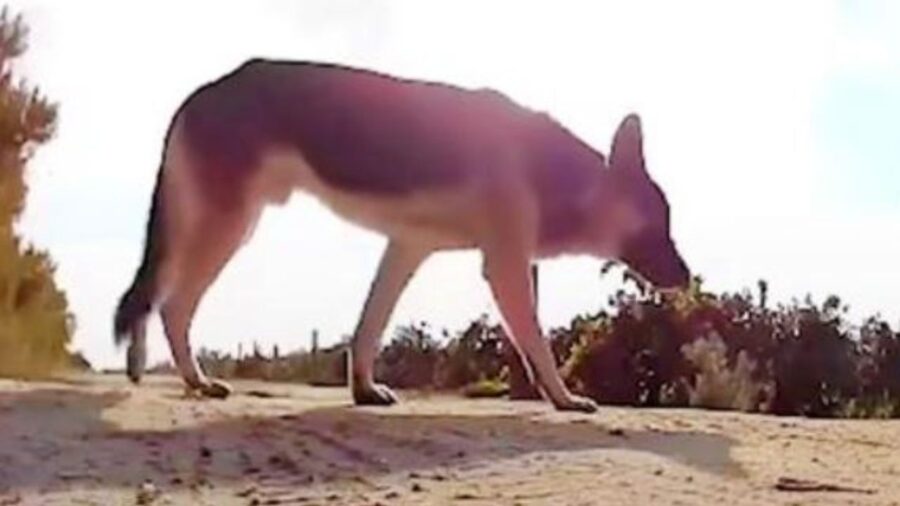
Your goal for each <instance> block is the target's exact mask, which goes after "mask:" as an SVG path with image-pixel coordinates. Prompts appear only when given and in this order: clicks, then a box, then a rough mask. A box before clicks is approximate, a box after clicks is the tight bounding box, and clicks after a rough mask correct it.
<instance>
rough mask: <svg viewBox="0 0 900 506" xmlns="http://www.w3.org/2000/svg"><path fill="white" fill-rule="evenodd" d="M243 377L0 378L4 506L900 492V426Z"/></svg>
mask: <svg viewBox="0 0 900 506" xmlns="http://www.w3.org/2000/svg"><path fill="white" fill-rule="evenodd" d="M235 387H236V390H237V394H236V395H235V396H233V397H232V398H230V399H229V400H226V401H211V400H196V399H190V398H187V397H185V395H184V393H183V391H182V389H181V387H180V385H179V383H178V382H177V381H175V380H174V379H172V378H151V379H150V380H149V381H148V382H147V383H146V384H144V385H143V386H141V387H132V386H130V385H128V384H127V383H126V382H125V381H124V379H123V378H121V377H101V376H90V377H82V378H77V379H73V380H71V381H67V382H61V383H22V382H13V381H3V380H0V506H5V505H32V504H41V505H44V504H47V505H51V504H53V505H56V504H59V505H77V504H97V505H112V504H125V505H133V504H154V505H156V504H160V505H162V504H209V505H230V504H239V505H282V504H284V505H288V504H305V505H313V504H323V505H344V504H348V505H350V504H352V505H376V504H382V505H392V504H429V505H430V504H463V505H473V506H474V505H505V504H509V505H537V504H547V505H570V504H571V505H588V504H616V505H618V504H721V505H726V504H740V505H744V504H748V505H749V504H766V505H768V504H900V421H823V420H801V419H793V418H773V417H767V416H755V415H743V414H735V413H724V412H705V411H695V410H669V409H667V410H634V409H622V408H609V407H607V408H603V409H601V411H600V412H599V413H598V414H596V415H584V414H561V413H556V412H554V411H553V410H552V409H550V408H549V407H548V406H547V405H545V404H543V403H538V402H510V401H507V400H503V399H498V400H466V399H461V398H457V397H452V396H424V395H412V394H407V395H406V396H405V402H404V403H403V404H402V405H400V406H396V407H392V408H377V409H375V408H372V409H359V408H354V407H351V406H350V405H349V398H348V395H347V392H346V391H345V390H343V389H324V388H308V387H300V386H286V385H272V384H261V383H253V382H240V383H237V384H236V385H235ZM792 480H793V481H792ZM784 488H789V489H798V488H799V489H801V491H796V490H782V489H784Z"/></svg>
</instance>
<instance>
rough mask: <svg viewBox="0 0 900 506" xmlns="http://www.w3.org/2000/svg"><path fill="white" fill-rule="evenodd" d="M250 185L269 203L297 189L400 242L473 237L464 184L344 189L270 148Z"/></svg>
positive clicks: (456, 241) (434, 244) (474, 224)
mask: <svg viewBox="0 0 900 506" xmlns="http://www.w3.org/2000/svg"><path fill="white" fill-rule="evenodd" d="M255 189H256V190H255V195H256V198H258V199H260V200H262V201H263V203H264V204H274V205H282V204H284V203H286V202H287V200H288V199H289V198H290V197H291V195H292V194H293V193H294V192H295V191H303V192H305V193H308V194H310V195H312V196H314V197H315V198H316V199H318V200H319V201H320V202H321V203H322V204H324V205H325V206H326V207H327V208H329V209H330V210H331V211H333V212H334V213H335V214H336V215H338V216H339V217H341V218H343V219H345V220H347V221H349V222H351V223H354V224H356V225H358V226H361V227H364V228H366V229H369V230H372V231H374V232H378V233H380V234H382V235H385V236H387V237H389V238H391V239H394V240H398V241H402V242H407V243H416V244H421V245H423V246H426V247H429V248H434V249H458V248H469V247H473V246H474V245H475V244H476V242H477V241H476V237H477V234H478V226H479V220H478V211H477V209H478V206H477V201H476V199H475V198H474V192H473V191H469V190H467V189H466V188H464V187H452V188H438V189H433V188H429V189H427V190H423V191H420V192H416V191H411V192H409V193H406V194H403V195H389V196H384V195H380V194H377V193H375V192H373V193H366V192H364V191H359V190H354V191H348V190H344V189H341V188H337V187H335V186H333V185H330V184H328V183H326V182H325V181H323V180H322V179H321V178H320V177H319V176H318V175H317V172H316V171H315V170H314V169H313V168H312V167H311V166H310V165H309V163H308V162H307V161H306V160H305V158H304V157H303V156H302V154H300V153H297V152H290V151H278V152H274V151H273V152H271V153H269V154H267V155H266V156H264V157H263V163H262V166H261V167H260V169H259V171H258V172H257V179H256V181H255Z"/></svg>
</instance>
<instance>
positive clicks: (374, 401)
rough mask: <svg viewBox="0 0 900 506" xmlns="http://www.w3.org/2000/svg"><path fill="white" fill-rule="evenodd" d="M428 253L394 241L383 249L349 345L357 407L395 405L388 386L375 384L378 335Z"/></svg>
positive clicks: (382, 330) (379, 338)
mask: <svg viewBox="0 0 900 506" xmlns="http://www.w3.org/2000/svg"><path fill="white" fill-rule="evenodd" d="M428 253H429V249H427V248H424V247H420V246H418V245H410V244H401V243H398V242H396V241H392V242H390V243H389V244H388V246H387V249H385V252H384V255H383V256H382V258H381V264H380V265H379V266H378V273H377V274H376V275H375V280H374V281H373V282H372V287H371V289H370V290H369V296H368V298H367V299H366V304H365V307H364V308H363V313H362V317H360V320H359V324H358V325H357V327H356V332H354V334H353V342H352V343H351V350H350V386H351V389H352V392H353V400H354V401H355V402H356V404H359V405H388V404H393V403H395V402H397V397H396V395H394V393H393V392H391V390H390V389H389V388H388V387H386V386H384V385H378V384H376V383H375V372H374V369H375V357H376V355H377V354H378V345H379V342H380V340H381V334H382V333H383V332H384V329H385V327H386V326H387V322H388V320H389V319H390V317H391V313H392V312H393V310H394V306H396V305H397V300H398V299H399V298H400V295H401V294H402V293H403V289H404V288H405V287H406V285H407V283H408V282H409V280H410V278H411V277H412V275H413V274H414V273H415V272H416V269H418V267H419V265H421V264H422V261H423V260H425V258H426V257H427V256H428Z"/></svg>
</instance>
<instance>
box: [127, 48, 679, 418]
mask: <svg viewBox="0 0 900 506" xmlns="http://www.w3.org/2000/svg"><path fill="white" fill-rule="evenodd" d="M298 190H299V191H304V192H308V193H309V194H311V195H313V196H315V197H316V198H317V199H318V200H319V201H321V203H322V204H324V205H325V206H327V207H328V208H329V209H331V210H332V211H333V212H334V213H335V214H336V215H338V216H340V217H342V218H344V219H346V220H349V221H350V222H352V223H355V224H357V225H360V226H362V227H365V228H367V229H370V230H373V231H375V232H378V233H380V234H383V235H384V236H386V238H387V240H388V242H387V246H386V248H385V251H384V253H383V256H382V258H381V261H380V265H379V267H378V270H377V273H376V274H375V277H374V281H373V282H372V285H371V288H370V291H369V294H368V297H367V299H366V302H365V305H364V307H363V310H362V314H361V316H360V318H359V321H358V324H357V326H356V330H355V332H354V334H353V338H352V342H351V349H350V357H351V358H350V364H349V369H350V385H351V387H350V389H351V392H352V395H353V399H354V401H355V403H356V404H358V405H388V404H392V403H394V402H396V400H397V397H396V396H395V394H394V393H393V392H392V391H391V390H390V389H389V388H387V387H386V386H384V385H380V384H377V383H376V382H375V379H374V373H373V368H374V362H375V358H376V356H377V353H378V348H379V342H380V339H381V335H382V333H383V332H384V330H385V326H386V324H387V322H388V320H389V318H390V315H391V313H392V311H393V309H394V306H395V304H396V302H397V300H398V298H399V297H400V295H401V293H402V292H403V290H404V287H405V286H406V284H407V282H408V281H409V279H410V278H411V277H412V276H413V274H414V273H415V272H416V270H417V268H418V267H419V266H420V265H421V264H422V262H423V261H424V260H425V259H426V258H427V257H428V256H429V255H430V254H431V253H433V252H436V251H440V250H462V249H478V250H480V251H481V253H482V254H483V267H484V268H483V275H484V277H485V279H486V280H487V282H488V283H489V285H490V288H491V292H492V295H493V297H494V299H495V301H496V303H497V306H498V308H499V310H500V314H501V316H502V320H503V323H504V325H505V328H506V329H507V332H508V334H509V335H510V336H511V339H512V341H513V342H514V344H515V346H516V348H517V350H518V351H519V353H520V356H522V357H523V359H524V360H525V363H526V364H528V365H529V367H530V368H531V372H532V375H533V378H534V379H535V381H536V382H537V383H538V385H539V386H540V387H541V390H542V391H543V392H544V393H545V395H546V397H548V398H549V400H550V401H551V402H552V403H553V405H554V406H555V407H556V408H557V409H559V410H577V411H583V412H591V411H594V410H595V409H596V405H595V404H594V403H593V402H592V401H591V400H589V399H586V398H583V397H580V396H577V395H574V394H573V393H571V392H570V391H569V389H568V388H567V387H566V385H565V383H564V382H563V380H562V378H561V377H560V375H559V372H558V371H557V367H556V364H555V362H554V357H553V354H552V352H551V349H550V347H549V344H548V342H547V341H546V340H545V339H543V338H542V332H541V327H540V324H539V321H538V318H537V317H536V314H535V301H534V294H533V292H532V283H533V279H532V273H531V272H532V271H531V268H530V267H531V265H532V263H533V262H534V261H536V260H538V259H541V258H546V257H553V256H558V255H563V254H586V255H591V256H594V257H597V258H605V259H617V260H620V261H622V262H624V263H625V264H626V265H627V266H629V267H630V268H631V269H632V270H634V271H636V272H637V273H638V274H640V275H641V276H642V277H644V278H645V279H646V280H648V281H649V282H651V283H652V284H654V285H655V286H657V287H659V288H675V287H680V286H684V285H686V284H687V283H688V282H689V279H690V271H689V269H688V267H687V265H686V263H685V261H684V260H683V259H682V256H681V255H680V253H679V251H678V249H677V248H676V245H675V242H674V241H673V239H672V236H671V233H670V226H669V205H668V202H667V200H666V197H665V195H664V193H663V191H662V190H661V189H660V187H659V186H658V185H657V184H656V183H655V182H654V181H653V180H652V178H651V177H650V175H649V173H648V171H647V168H646V166H645V161H644V154H643V134H642V129H641V121H640V119H639V117H638V116H637V115H636V114H629V115H628V116H626V117H625V118H624V119H623V120H622V121H621V123H620V124H619V126H618V128H617V130H616V133H615V135H614V138H613V142H612V148H611V151H610V156H609V159H608V160H607V159H606V157H604V155H603V154H601V153H600V152H598V151H595V150H594V149H592V148H591V147H590V146H589V145H588V144H586V143H585V142H583V141H581V140H580V139H579V138H578V137H576V136H575V135H573V134H572V133H571V132H570V131H568V130H567V129H566V128H564V127H563V126H562V125H560V124H559V123H558V122H557V121H555V120H554V119H553V118H551V117H550V116H549V115H547V114H545V113H542V112H539V111H535V110H532V109H529V108H526V107H524V106H522V105H519V104H517V103H516V102H514V101H513V100H511V99H509V98H507V97H506V96H505V95H503V94H502V93H500V92H497V91H494V90H490V89H465V88H461V87H456V86H452V85H448V84H442V83H436V82H428V81H421V80H413V79H407V78H402V77H397V76H392V75H388V74H384V73H379V72H375V71H371V70H366V69H360V68H352V67H347V66H341V65H336V64H328V63H320V62H299V61H277V60H263V59H253V60H249V61H247V62H245V63H243V64H242V65H240V66H239V67H237V68H236V69H234V70H233V71H231V72H230V73H228V74H226V75H224V76H222V77H221V78H219V79H217V80H215V81H213V82H210V83H208V84H206V85H204V86H202V87H200V88H198V89H197V90H196V91H195V92H193V93H192V94H191V95H190V96H189V97H188V98H187V99H186V100H185V101H184V102H183V104H182V105H181V107H180V108H179V109H178V110H177V112H176V113H175V115H174V118H173V120H172V121H171V124H170V126H169V129H168V131H167V134H166V139H165V143H164V150H163V156H162V161H161V166H160V168H159V171H158V175H157V180H156V185H155V189H154V191H153V197H152V204H151V207H150V215H149V219H148V221H147V228H146V241H145V247H144V254H143V259H142V262H141V264H140V266H139V268H138V269H137V273H136V275H135V277H134V280H133V282H132V283H131V285H130V287H129V288H128V289H127V291H126V292H125V293H124V294H123V295H122V297H121V299H120V301H119V304H118V307H117V309H116V313H115V317H114V331H115V339H116V342H117V343H119V344H122V343H125V342H127V343H128V352H127V373H128V376H129V377H130V379H131V380H132V381H134V382H138V381H139V380H140V378H141V375H142V373H143V371H144V368H145V363H146V343H145V339H146V338H145V327H146V320H147V318H148V316H149V315H150V314H151V313H153V312H154V311H156V310H158V311H159V313H160V315H161V318H162V322H163V327H164V329H165V334H166V337H167V339H168V342H169V346H170V348H171V351H172V356H173V359H174V362H175V365H176V366H177V368H178V371H179V372H180V374H181V376H182V378H183V380H184V381H185V382H186V384H187V386H188V387H190V388H193V389H197V390H199V391H200V392H202V393H203V394H205V395H207V396H211V397H226V396H227V395H228V394H229V392H230V387H229V386H228V385H227V384H226V383H224V382H222V381H220V380H214V379H210V378H208V377H207V376H206V375H205V374H204V373H203V371H202V370H201V368H200V367H199V366H198V364H197V361H196V359H195V357H194V356H193V353H192V351H191V346H190V339H189V329H190V325H191V320H192V318H193V316H194V313H195V310H196V308H197V305H198V304H199V302H200V300H201V298H202V297H203V295H204V293H205V292H206V290H207V289H208V288H209V286H210V285H211V284H212V283H213V282H214V280H215V279H216V277H217V276H218V275H219V273H220V272H221V271H222V269H223V268H224V266H225V265H226V264H227V263H228V261H229V259H230V258H231V257H232V256H233V255H234V253H235V251H236V250H237V249H238V248H239V247H240V246H241V245H242V244H243V243H245V242H246V241H247V240H248V239H249V237H250V235H251V233H252V230H253V228H254V225H255V223H256V222H257V220H258V218H259V216H260V214H261V212H262V210H263V208H264V207H266V206H267V205H280V204H284V203H285V202H286V201H287V200H288V199H289V198H290V197H291V195H292V194H293V193H294V192H295V191H298Z"/></svg>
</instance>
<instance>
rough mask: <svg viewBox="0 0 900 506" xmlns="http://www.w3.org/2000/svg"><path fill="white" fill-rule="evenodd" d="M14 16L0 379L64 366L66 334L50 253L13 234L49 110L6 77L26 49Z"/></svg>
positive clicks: (4, 156)
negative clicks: (29, 166) (28, 168)
mask: <svg viewBox="0 0 900 506" xmlns="http://www.w3.org/2000/svg"><path fill="white" fill-rule="evenodd" d="M26 35H27V28H26V26H25V24H24V22H23V21H22V18H21V17H15V18H10V16H9V14H8V11H7V10H6V9H5V8H4V10H3V11H2V14H0V350H2V352H0V375H4V376H15V377H38V376H46V375H48V374H51V373H53V372H54V371H56V370H57V369H60V368H64V367H68V366H69V365H70V357H69V354H68V352H67V350H66V345H67V344H68V342H69V339H70V336H71V334H72V332H73V330H74V325H75V322H74V318H73V316H72V315H71V313H69V310H68V302H67V300H66V297H65V294H64V293H63V292H62V290H60V289H59V287H58V286H57V285H56V283H55V282H54V271H55V265H54V264H53V262H52V260H51V259H50V256H49V255H48V254H47V253H46V252H43V251H40V250H38V249H36V248H35V247H33V246H26V245H23V243H22V240H21V238H20V237H19V235H18V234H17V232H16V230H15V225H16V222H17V221H18V219H19V216H20V215H21V213H22V210H23V209H24V206H25V198H26V195H27V185H26V183H25V169H26V164H27V162H28V161H29V159H30V158H31V156H32V154H33V153H34V150H35V149H36V148H37V147H38V146H39V145H40V144H42V143H44V142H46V141H47V140H49V139H50V137H51V136H52V135H53V131H54V126H55V124H56V107H55V106H54V105H52V104H50V103H49V102H47V100H46V99H45V98H44V97H42V96H41V95H40V93H38V91H37V90H36V89H33V88H31V87H29V86H28V85H27V84H26V83H25V82H23V81H22V80H20V79H19V78H18V77H16V76H14V75H13V69H12V66H13V63H14V62H15V60H16V59H17V58H19V57H20V56H21V55H22V54H23V53H24V51H25V48H26V42H25V39H26Z"/></svg>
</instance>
